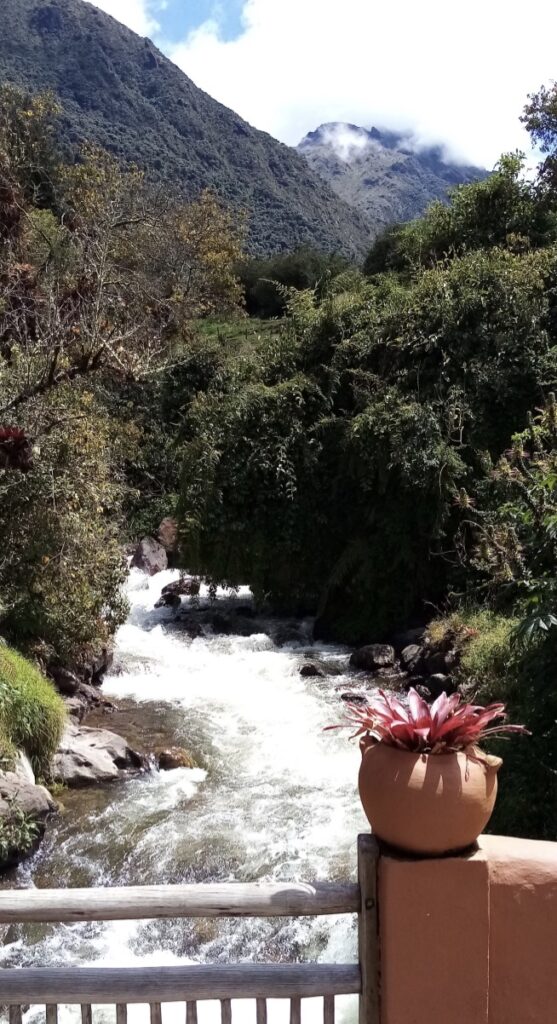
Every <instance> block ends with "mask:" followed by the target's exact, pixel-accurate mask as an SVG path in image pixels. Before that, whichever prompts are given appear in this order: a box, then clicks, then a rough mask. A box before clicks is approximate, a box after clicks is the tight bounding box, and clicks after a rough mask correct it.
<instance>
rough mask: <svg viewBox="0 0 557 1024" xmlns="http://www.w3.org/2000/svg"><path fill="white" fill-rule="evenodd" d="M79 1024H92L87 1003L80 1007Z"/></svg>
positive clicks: (90, 1012) (89, 1007) (91, 1013)
mask: <svg viewBox="0 0 557 1024" xmlns="http://www.w3.org/2000/svg"><path fill="white" fill-rule="evenodd" d="M81 1024H93V1011H92V1009H91V1006H90V1005H89V1004H87V1003H84V1004H82V1006H81Z"/></svg>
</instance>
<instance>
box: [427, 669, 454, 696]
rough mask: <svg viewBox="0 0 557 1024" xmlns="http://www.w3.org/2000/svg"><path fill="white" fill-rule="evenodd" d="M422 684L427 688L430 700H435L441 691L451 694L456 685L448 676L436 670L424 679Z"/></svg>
mask: <svg viewBox="0 0 557 1024" xmlns="http://www.w3.org/2000/svg"><path fill="white" fill-rule="evenodd" d="M424 686H425V687H426V688H427V689H428V690H429V694H430V697H431V700H437V698H438V697H439V696H440V695H441V694H442V693H447V694H451V693H454V692H455V689H456V686H455V684H454V682H453V681H452V679H450V678H449V676H446V675H444V674H443V673H442V672H437V673H435V674H434V675H432V676H429V678H428V679H426V680H425V683H424Z"/></svg>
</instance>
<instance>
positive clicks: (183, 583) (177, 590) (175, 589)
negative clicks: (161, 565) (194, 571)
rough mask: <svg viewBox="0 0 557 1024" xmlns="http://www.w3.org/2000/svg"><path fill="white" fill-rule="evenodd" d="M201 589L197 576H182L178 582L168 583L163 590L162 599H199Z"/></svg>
mask: <svg viewBox="0 0 557 1024" xmlns="http://www.w3.org/2000/svg"><path fill="white" fill-rule="evenodd" d="M200 589H201V582H200V580H198V579H196V578H195V576H180V578H179V579H177V580H172V582H171V583H167V584H166V586H164V587H163V588H162V590H161V597H166V596H168V595H177V596H180V595H184V596H186V597H197V595H198V594H199V591H200Z"/></svg>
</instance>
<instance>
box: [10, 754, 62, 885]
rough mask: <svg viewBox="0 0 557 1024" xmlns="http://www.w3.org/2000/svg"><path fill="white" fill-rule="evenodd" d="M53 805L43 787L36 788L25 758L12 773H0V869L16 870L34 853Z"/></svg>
mask: <svg viewBox="0 0 557 1024" xmlns="http://www.w3.org/2000/svg"><path fill="white" fill-rule="evenodd" d="M57 806H58V805H57V804H56V801H55V800H54V799H53V797H52V796H51V794H50V793H49V792H48V790H47V789H45V787H44V786H37V785H36V783H35V776H34V774H33V769H32V768H31V765H30V763H29V761H28V759H27V758H26V757H25V755H24V754H22V753H20V754H19V755H18V760H17V762H16V764H15V765H14V768H13V770H12V771H8V772H0V826H2V829H3V833H4V843H5V846H6V847H7V848H5V849H4V850H3V853H2V857H1V861H0V868H1V869H3V870H4V869H6V868H11V867H15V865H16V864H19V863H20V861H22V860H23V859H24V858H25V857H28V856H29V855H30V854H31V853H33V851H34V850H35V849H36V847H37V845H38V843H39V842H40V839H41V837H42V835H43V833H44V827H45V821H46V818H47V817H48V815H49V814H51V813H52V812H53V811H56V810H57Z"/></svg>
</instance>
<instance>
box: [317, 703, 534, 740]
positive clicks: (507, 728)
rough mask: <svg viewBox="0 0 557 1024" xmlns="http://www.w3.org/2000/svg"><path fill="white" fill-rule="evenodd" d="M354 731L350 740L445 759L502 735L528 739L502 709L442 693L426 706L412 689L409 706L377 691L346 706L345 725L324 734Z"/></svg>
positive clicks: (497, 705)
mask: <svg viewBox="0 0 557 1024" xmlns="http://www.w3.org/2000/svg"><path fill="white" fill-rule="evenodd" d="M348 726H352V727H355V729H356V731H355V732H354V733H353V736H363V735H368V736H370V737H372V738H373V739H375V740H376V741H377V742H379V743H387V744H389V746H391V747H398V748H399V749H401V750H410V751H413V752H414V753H423V754H445V753H452V752H454V751H458V750H466V749H467V748H469V747H474V746H476V745H477V744H479V743H481V741H482V740H485V739H488V738H490V737H496V736H503V735H504V734H506V733H522V734H526V735H529V733H528V730H527V729H526V728H525V727H524V726H523V725H509V724H507V715H506V710H505V705H504V704H500V703H497V704H489V705H488V706H487V707H482V706H481V705H479V704H468V703H466V702H464V701H462V700H461V697H460V694H458V693H455V694H453V695H452V696H451V697H448V696H447V694H446V693H442V694H441V696H440V697H438V698H437V700H436V701H434V703H433V704H431V705H429V704H428V703H427V702H426V701H425V700H423V698H422V697H420V695H419V693H417V692H416V690H414V689H410V690H409V692H408V704H407V705H406V704H402V702H401V701H399V700H397V699H396V697H393V696H392V695H390V694H387V693H385V692H384V691H383V690H379V692H378V694H377V696H375V697H373V698H372V699H371V700H370V702H369V704H365V705H358V704H350V705H349V706H348V709H347V712H346V721H345V722H343V723H342V724H341V725H332V726H328V728H329V729H340V728H346V727H348Z"/></svg>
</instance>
